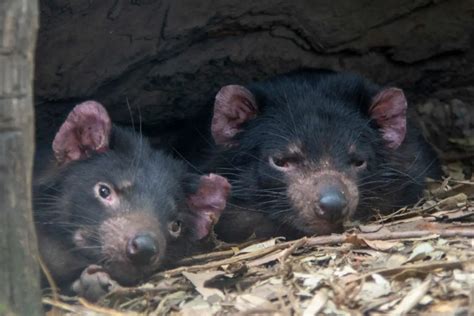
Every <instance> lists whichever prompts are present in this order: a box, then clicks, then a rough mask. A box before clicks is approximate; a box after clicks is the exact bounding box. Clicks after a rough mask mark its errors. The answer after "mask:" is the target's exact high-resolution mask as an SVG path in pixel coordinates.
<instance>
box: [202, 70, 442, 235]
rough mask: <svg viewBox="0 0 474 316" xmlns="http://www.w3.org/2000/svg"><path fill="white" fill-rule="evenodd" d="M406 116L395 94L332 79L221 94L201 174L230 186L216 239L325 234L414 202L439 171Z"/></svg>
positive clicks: (299, 77) (288, 79) (351, 78)
mask: <svg viewBox="0 0 474 316" xmlns="http://www.w3.org/2000/svg"><path fill="white" fill-rule="evenodd" d="M406 113H407V100H406V98H405V95H404V93H403V91H402V90H401V89H398V88H393V87H388V88H385V87H380V86H378V85H376V84H374V83H372V82H369V81H367V80H365V79H363V78H362V77H360V76H358V75H355V74H349V73H337V72H333V71H329V70H312V69H304V70H300V71H296V72H292V73H289V74H285V75H280V76H277V77H274V78H272V79H270V80H267V81H263V82H257V83H253V84H250V85H248V86H246V87H244V86H239V85H228V86H225V87H223V88H222V89H220V91H219V92H218V93H217V96H216V98H215V104H214V115H213V119H212V125H211V133H212V136H213V139H214V141H215V143H216V146H215V148H214V152H213V154H212V156H211V157H212V158H211V159H210V160H209V161H208V164H207V165H206V170H207V171H213V172H216V173H218V174H220V175H223V176H225V177H227V178H228V179H229V181H230V182H231V184H232V187H233V192H232V198H231V200H230V201H229V203H228V206H227V209H226V211H225V212H224V214H223V217H222V218H221V220H220V222H219V224H218V225H217V226H216V232H217V234H218V236H219V237H220V238H222V239H224V240H226V241H239V240H242V239H245V238H247V237H249V236H250V235H251V234H252V233H255V234H256V235H257V237H269V236H272V235H284V236H287V237H291V238H293V237H299V236H302V235H314V234H328V233H332V232H337V231H340V230H341V228H342V223H343V221H344V220H346V219H348V218H351V217H363V216H367V215H368V214H370V211H372V210H378V211H380V212H384V213H386V212H390V211H392V210H394V209H397V208H399V207H402V206H405V205H409V204H412V203H415V202H416V201H417V200H418V199H419V198H420V195H421V193H422V189H423V187H424V184H425V178H426V177H439V176H440V168H439V163H438V159H437V157H436V154H435V153H434V151H433V150H432V148H431V147H430V146H429V145H428V143H427V142H426V141H425V140H424V138H423V137H422V136H421V134H420V132H419V131H418V130H417V128H416V127H415V126H414V124H413V122H412V121H411V120H407V115H406Z"/></svg>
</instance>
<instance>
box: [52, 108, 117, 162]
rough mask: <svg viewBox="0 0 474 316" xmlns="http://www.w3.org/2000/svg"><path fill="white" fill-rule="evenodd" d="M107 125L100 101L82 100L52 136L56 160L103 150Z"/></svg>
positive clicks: (108, 126) (62, 160)
mask: <svg viewBox="0 0 474 316" xmlns="http://www.w3.org/2000/svg"><path fill="white" fill-rule="evenodd" d="M111 128H112V123H111V121H110V118H109V115H108V114H107V111H106V110H105V109H104V107H103V106H102V105H101V104H100V103H97V102H95V101H86V102H83V103H81V104H78V105H76V106H75V107H74V109H73V110H72V111H71V113H69V115H68V117H67V118H66V121H65V122H64V123H63V125H61V128H60V129H59V131H58V132H57V133H56V137H55V138H54V141H53V151H54V155H55V157H56V160H57V161H58V163H59V164H64V163H68V162H70V161H73V160H79V159H84V158H87V157H89V156H90V154H91V153H92V152H104V151H106V150H107V149H108V148H109V137H110V131H111Z"/></svg>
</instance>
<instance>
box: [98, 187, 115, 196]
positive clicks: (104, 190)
mask: <svg viewBox="0 0 474 316" xmlns="http://www.w3.org/2000/svg"><path fill="white" fill-rule="evenodd" d="M111 193H112V191H111V190H110V188H109V187H108V186H107V185H105V184H100V185H99V196H100V197H101V198H103V199H106V198H108V197H109V196H110V194H111Z"/></svg>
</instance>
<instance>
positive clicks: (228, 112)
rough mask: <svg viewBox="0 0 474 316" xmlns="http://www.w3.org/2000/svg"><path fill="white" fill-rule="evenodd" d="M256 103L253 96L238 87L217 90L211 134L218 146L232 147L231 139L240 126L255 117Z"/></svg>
mask: <svg viewBox="0 0 474 316" xmlns="http://www.w3.org/2000/svg"><path fill="white" fill-rule="evenodd" d="M257 111H258V108H257V102H256V101H255V97H254V96H253V94H252V93H251V92H250V91H249V90H247V89H246V88H245V87H242V86H238V85H229V86H225V87H223V88H222V89H220V90H219V92H218V93H217V95H216V100H215V102H214V117H213V118H212V125H211V132H212V137H214V141H215V142H216V144H219V145H232V144H233V140H232V138H233V137H234V136H235V134H237V133H238V132H239V131H240V126H241V125H242V123H245V122H246V121H248V120H251V119H253V118H255V116H257Z"/></svg>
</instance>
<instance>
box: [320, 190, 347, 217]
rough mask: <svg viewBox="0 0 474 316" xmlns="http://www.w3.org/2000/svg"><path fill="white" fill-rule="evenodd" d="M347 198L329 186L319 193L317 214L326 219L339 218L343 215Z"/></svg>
mask: <svg viewBox="0 0 474 316" xmlns="http://www.w3.org/2000/svg"><path fill="white" fill-rule="evenodd" d="M346 205H347V200H346V197H345V196H344V194H343V193H342V192H341V191H340V190H339V189H338V188H335V187H330V188H327V189H326V190H324V191H323V192H322V193H321V198H320V199H319V209H320V210H319V214H320V215H321V216H322V217H323V218H325V219H328V220H332V221H334V220H340V219H342V217H343V216H344V215H345V214H344V213H345V212H344V211H345V207H346Z"/></svg>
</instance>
